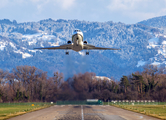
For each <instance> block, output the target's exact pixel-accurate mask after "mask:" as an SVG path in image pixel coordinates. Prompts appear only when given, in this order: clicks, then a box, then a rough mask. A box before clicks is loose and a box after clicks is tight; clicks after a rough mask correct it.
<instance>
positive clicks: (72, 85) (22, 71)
mask: <svg viewBox="0 0 166 120" xmlns="http://www.w3.org/2000/svg"><path fill="white" fill-rule="evenodd" d="M95 76H96V75H95V73H89V72H86V73H84V74H81V73H80V74H75V75H73V77H71V78H68V80H66V81H64V78H63V74H62V73H59V72H55V73H54V75H53V76H52V77H49V76H47V72H44V71H42V70H40V69H38V68H36V67H34V66H17V67H16V68H14V69H13V70H12V71H11V72H8V71H4V70H1V69H0V102H9V101H10V102H30V101H36V102H39V101H42V102H45V101H47V102H50V101H54V102H56V101H57V100H86V99H101V100H103V101H107V100H158V101H166V74H165V73H164V69H158V68H157V67H154V66H147V67H146V68H145V69H144V71H142V72H135V73H132V74H131V75H129V76H123V77H122V78H121V79H120V81H117V80H114V79H113V78H111V80H107V79H102V80H101V79H99V78H96V77H95Z"/></svg>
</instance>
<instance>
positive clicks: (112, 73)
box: [0, 16, 166, 79]
mask: <svg viewBox="0 0 166 120" xmlns="http://www.w3.org/2000/svg"><path fill="white" fill-rule="evenodd" d="M165 21H166V16H163V17H158V18H153V19H149V20H146V21H142V22H139V23H137V24H124V23H120V22H119V23H114V22H112V21H109V22H88V21H79V20H63V19H59V20H52V19H46V20H41V21H39V22H27V23H17V21H15V20H14V21H13V22H12V21H10V20H8V19H4V20H0V55H1V57H0V69H4V70H12V68H14V67H16V66H20V65H29V66H35V67H37V68H39V69H42V70H43V71H47V72H48V75H50V76H52V75H53V73H54V72H56V71H59V72H63V73H64V76H65V78H68V77H72V75H73V74H75V73H80V72H82V73H84V72H86V71H87V72H95V73H96V75H98V76H107V77H114V78H115V79H120V77H122V75H129V74H131V73H132V72H135V71H137V70H142V69H143V66H144V65H146V64H152V65H160V66H165V63H166V58H165V56H166V48H165V45H166V35H165V26H166V24H165V23H166V22H165ZM76 28H77V29H80V30H82V32H83V34H84V40H86V41H88V43H90V44H93V45H95V46H101V47H115V48H121V50H120V51H95V50H93V51H90V55H89V56H86V55H85V51H81V52H79V53H77V52H74V51H69V54H70V55H69V56H67V55H65V51H64V50H33V48H34V47H46V46H56V45H60V44H63V43H67V41H68V40H71V36H72V32H73V30H74V29H76Z"/></svg>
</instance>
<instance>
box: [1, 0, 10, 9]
mask: <svg viewBox="0 0 166 120" xmlns="http://www.w3.org/2000/svg"><path fill="white" fill-rule="evenodd" d="M8 2H9V1H8V0H1V3H0V8H3V7H5V6H6V5H8Z"/></svg>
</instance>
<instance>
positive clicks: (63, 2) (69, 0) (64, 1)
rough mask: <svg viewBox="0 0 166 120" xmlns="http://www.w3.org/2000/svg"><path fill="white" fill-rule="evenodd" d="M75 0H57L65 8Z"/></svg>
mask: <svg viewBox="0 0 166 120" xmlns="http://www.w3.org/2000/svg"><path fill="white" fill-rule="evenodd" d="M75 2H76V0H58V3H60V5H61V7H62V8H63V9H65V10H67V9H69V8H71V7H72V6H73V5H74V4H75Z"/></svg>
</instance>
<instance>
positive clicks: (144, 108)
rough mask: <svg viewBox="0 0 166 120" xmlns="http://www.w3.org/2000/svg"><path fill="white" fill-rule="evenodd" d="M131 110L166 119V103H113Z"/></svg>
mask: <svg viewBox="0 0 166 120" xmlns="http://www.w3.org/2000/svg"><path fill="white" fill-rule="evenodd" d="M113 106H116V107H120V108H123V109H127V110H130V111H134V112H138V113H142V114H145V115H149V116H153V117H157V118H160V119H164V120H166V105H164V103H162V104H160V105H146V104H145V105H123V104H120V105H113Z"/></svg>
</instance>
